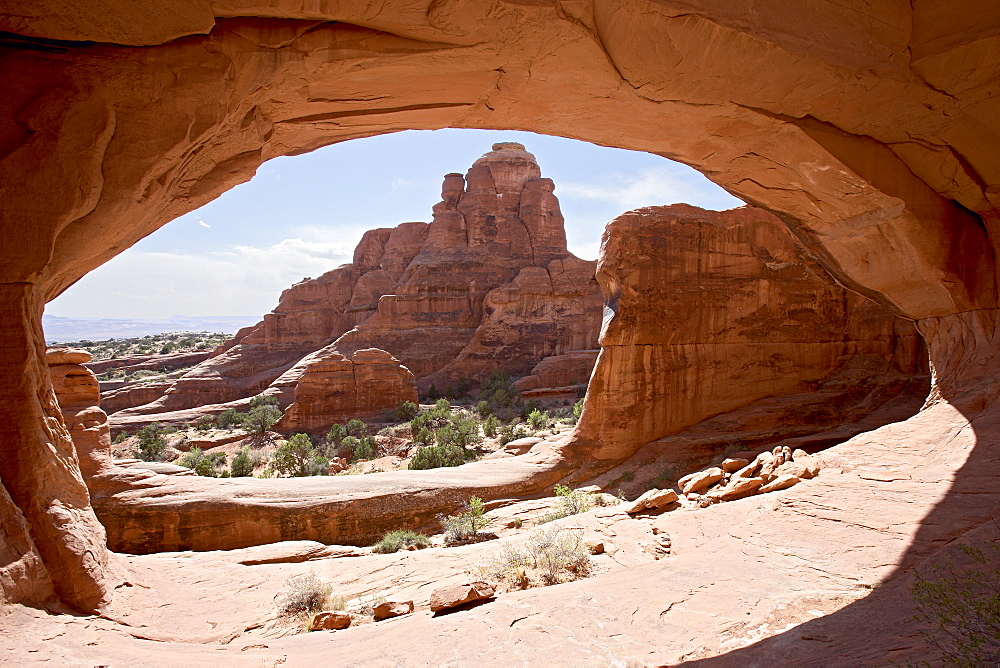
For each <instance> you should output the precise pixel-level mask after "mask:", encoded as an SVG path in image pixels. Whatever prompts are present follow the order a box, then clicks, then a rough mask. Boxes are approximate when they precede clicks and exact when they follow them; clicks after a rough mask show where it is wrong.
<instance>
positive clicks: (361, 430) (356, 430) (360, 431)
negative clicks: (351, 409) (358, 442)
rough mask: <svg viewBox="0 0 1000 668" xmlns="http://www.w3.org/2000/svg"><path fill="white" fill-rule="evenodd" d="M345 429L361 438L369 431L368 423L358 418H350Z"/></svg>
mask: <svg viewBox="0 0 1000 668" xmlns="http://www.w3.org/2000/svg"><path fill="white" fill-rule="evenodd" d="M345 429H347V433H348V434H350V435H351V436H354V437H356V438H361V437H362V436H364V435H365V434H367V433H368V425H366V424H365V423H364V422H362V421H361V420H357V419H354V420H349V421H348V422H347V426H346V427H345Z"/></svg>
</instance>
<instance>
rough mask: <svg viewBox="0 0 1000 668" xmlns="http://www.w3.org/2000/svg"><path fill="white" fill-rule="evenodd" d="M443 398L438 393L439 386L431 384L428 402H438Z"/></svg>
mask: <svg viewBox="0 0 1000 668" xmlns="http://www.w3.org/2000/svg"><path fill="white" fill-rule="evenodd" d="M440 398H441V393H440V392H438V389H437V386H435V385H434V384H433V383H431V386H430V389H428V390H427V400H428V401H437V400H438V399H440Z"/></svg>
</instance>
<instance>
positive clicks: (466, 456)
mask: <svg viewBox="0 0 1000 668" xmlns="http://www.w3.org/2000/svg"><path fill="white" fill-rule="evenodd" d="M475 456H476V453H474V452H472V451H471V450H466V449H464V448H460V447H458V446H457V445H429V446H426V447H420V448H417V452H416V454H414V455H413V459H411V460H410V464H409V466H408V467H407V468H409V470H411V471H420V470H426V469H437V468H443V467H446V466H461V465H462V464H464V463H465V462H466V461H468V460H470V459H472V458H474V457H475Z"/></svg>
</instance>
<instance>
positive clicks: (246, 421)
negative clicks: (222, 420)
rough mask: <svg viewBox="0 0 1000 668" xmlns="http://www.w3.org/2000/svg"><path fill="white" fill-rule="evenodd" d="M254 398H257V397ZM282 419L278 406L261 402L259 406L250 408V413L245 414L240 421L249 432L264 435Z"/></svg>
mask: <svg viewBox="0 0 1000 668" xmlns="http://www.w3.org/2000/svg"><path fill="white" fill-rule="evenodd" d="M254 398H255V399H256V398H257V397H254ZM264 398H265V399H271V398H273V397H264ZM251 403H252V402H251ZM280 419H281V411H280V410H278V407H277V406H274V405H272V404H269V403H265V404H260V405H258V406H254V407H253V408H252V409H250V412H249V413H245V414H243V415H242V419H241V421H240V422H241V426H242V427H243V428H244V429H246V430H247V432H248V433H250V434H253V435H255V436H263V435H264V434H266V433H267V432H268V431H269V430H270V429H271V427H273V426H274V425H275V424H276V423H277V422H278V420H280Z"/></svg>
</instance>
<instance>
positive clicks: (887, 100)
mask: <svg viewBox="0 0 1000 668" xmlns="http://www.w3.org/2000/svg"><path fill="white" fill-rule="evenodd" d="M22 4H23V3H22ZM997 11H998V10H997V8H996V6H995V5H992V4H988V3H979V4H978V5H977V6H975V7H972V8H970V7H969V6H968V3H958V2H952V1H944V2H911V3H896V4H892V3H873V4H868V5H864V4H861V3H843V2H833V1H824V0H812V1H811V2H807V3H804V4H801V5H796V6H795V7H792V8H790V7H789V6H788V3H782V2H771V3H768V2H760V3H754V4H753V5H752V6H750V5H747V4H746V3H739V2H721V1H719V0H693V1H692V2H684V3H667V2H652V1H648V2H642V1H639V2H631V1H630V2H621V1H617V0H595V1H594V2H582V3H553V4H546V3H513V2H506V1H502V0H493V1H486V2H483V3H450V2H435V3H432V4H431V5H430V6H426V7H425V6H424V5H420V4H413V3H409V2H398V1H394V0H390V1H388V2H380V3H365V2H357V3H327V4H323V5H322V6H320V5H312V4H310V5H308V6H306V5H303V4H302V3H288V2H285V1H284V0H275V2H269V3H257V2H253V1H247V2H244V1H242V0H226V1H219V2H209V3H206V2H193V1H191V2H187V1H184V0H178V1H177V2H171V3H166V4H162V3H161V4H160V5H157V7H155V8H154V9H150V8H149V7H147V6H142V7H141V8H139V9H136V7H135V6H130V5H128V4H127V3H122V2H119V1H117V0H100V1H97V0H95V2H91V3H76V4H74V5H73V11H72V12H68V11H66V10H65V9H64V8H63V6H62V5H60V4H58V3H40V4H39V3H36V4H34V5H33V6H32V9H31V10H30V11H27V10H25V9H23V8H22V7H20V6H19V7H17V8H16V9H15V10H13V11H10V12H6V13H3V14H0V23H2V27H3V30H4V32H5V34H7V35H13V36H12V37H5V38H4V40H3V42H2V44H0V49H2V51H3V58H2V59H0V63H2V64H0V79H2V81H3V84H2V85H3V89H4V92H5V95H4V96H2V97H0V118H2V119H3V120H2V128H0V129H2V132H0V149H2V150H0V156H2V159H0V183H2V184H3V186H2V188H0V211H3V216H2V217H0V239H2V240H3V241H2V246H0V253H2V256H3V260H4V261H3V262H2V263H0V350H2V353H3V354H2V355H0V381H2V382H0V425H2V427H0V430H2V431H0V441H2V443H3V444H4V449H5V461H4V466H3V467H0V480H2V482H3V487H4V489H5V491H6V493H5V494H0V511H2V512H4V513H5V520H4V522H3V523H2V526H3V532H4V533H3V536H4V540H3V550H4V555H5V557H4V560H3V561H2V562H0V563H3V564H4V565H3V566H0V590H2V592H3V597H4V599H5V600H17V601H39V600H43V599H45V597H46V596H47V595H48V594H47V593H46V592H47V591H49V592H50V591H53V590H54V591H56V592H57V593H58V596H59V597H61V599H62V600H63V601H66V602H69V603H71V604H72V605H75V606H77V607H78V608H80V609H93V608H94V607H96V606H97V605H99V601H100V600H101V598H102V597H103V596H105V595H107V594H109V593H110V592H111V591H112V589H113V587H114V582H113V578H112V577H111V576H110V575H109V571H108V570H107V568H106V553H105V552H104V550H103V548H102V545H103V544H104V536H103V530H102V528H101V526H100V524H99V523H98V522H97V520H96V518H95V516H94V514H93V512H92V511H91V508H90V506H89V499H88V496H87V492H86V487H85V486H84V483H83V480H82V478H81V476H80V473H79V469H78V463H77V461H76V457H75V455H74V452H73V449H72V442H71V441H70V438H69V432H68V431H67V430H66V429H65V426H64V424H63V422H62V418H61V415H60V411H59V406H58V404H57V402H56V400H55V396H54V393H53V392H52V389H51V380H50V378H49V375H48V370H47V365H46V363H45V355H44V352H45V340H44V333H43V332H42V329H41V316H42V311H43V309H44V304H45V303H46V302H47V301H49V300H51V299H52V298H54V297H55V296H56V295H58V294H59V293H61V292H62V291H63V290H65V289H66V287H67V286H69V285H71V284H72V283H73V282H74V281H76V280H78V279H79V278H80V277H81V276H83V275H84V274H85V273H86V272H88V271H89V270H91V269H93V268H95V267H97V266H99V265H100V264H102V263H103V262H106V261H107V260H108V259H110V258H112V257H114V256H115V255H117V254H119V253H121V252H122V251H123V250H124V249H126V248H128V247H130V246H131V245H132V244H134V243H135V242H136V241H138V240H139V239H141V238H143V237H144V236H146V235H148V234H149V233H151V232H152V231H154V230H156V229H157V228H159V227H160V226H162V225H163V224H165V223H167V222H168V221H170V220H172V219H174V218H176V217H177V216H179V215H181V214H183V213H185V212H188V211H191V210H193V209H195V208H197V207H198V206H200V205H202V204H204V203H206V202H208V201H210V200H212V199H213V198H215V197H217V196H218V195H220V194H221V193H223V192H225V191H226V190H227V189H229V188H231V187H233V186H234V185H236V184H238V183H242V182H244V181H246V180H247V179H249V178H250V176H251V175H252V174H253V173H254V171H255V170H256V169H257V167H259V165H260V164H262V163H263V162H264V161H265V160H267V159H270V158H272V157H275V156H279V155H291V154H296V153H301V152H304V151H309V150H313V149H315V148H318V147H320V146H324V145H328V144H331V143H334V142H337V141H342V140H347V139H355V138H361V137H368V136H372V135H376V134H380V133H386V132H392V131H397V130H400V129H404V128H411V129H428V130H429V129H435V128H442V127H486V128H515V129H525V130H534V131H539V132H546V133H551V134H561V135H564V136H569V137H576V138H580V139H585V140H588V141H592V142H596V143H599V144H603V145H609V146H618V147H622V148H631V149H637V150H645V151H650V152H653V153H657V154H660V155H664V156H668V157H671V158H676V159H678V160H681V161H683V162H685V163H687V164H690V165H692V166H694V167H695V168H696V169H698V170H700V171H701V172H703V173H705V174H706V175H708V176H709V177H710V178H711V179H712V180H713V181H715V182H717V183H719V184H720V185H722V186H723V187H725V188H727V189H728V190H729V191H730V192H732V193H734V194H736V195H738V196H740V197H742V198H743V199H744V200H746V201H748V202H751V203H754V204H758V205H760V206H763V207H765V208H767V209H768V210H770V211H772V212H774V213H775V214H776V215H778V216H779V218H780V219H781V220H782V222H784V223H785V224H786V225H788V226H789V227H790V228H791V229H792V230H793V232H794V234H795V235H796V237H797V238H798V239H799V240H800V241H801V243H802V244H803V245H804V246H805V247H806V248H807V249H808V250H809V252H810V253H811V254H812V255H813V256H814V257H816V258H817V260H818V261H819V262H820V263H821V264H822V265H823V266H824V267H825V268H826V269H827V270H828V271H829V272H830V273H831V274H832V275H833V276H835V278H836V279H837V280H838V281H839V282H841V283H842V284H844V285H846V286H848V287H850V288H853V289H855V290H857V291H859V292H860V293H862V294H864V295H866V296H868V297H870V298H872V299H873V300H875V301H877V302H878V303H880V304H882V305H883V306H886V307H888V308H890V309H892V310H894V311H895V312H897V313H899V314H901V315H903V316H905V317H907V318H909V319H912V320H913V321H915V323H916V326H917V328H918V330H919V331H920V332H921V333H922V334H923V336H924V337H925V339H926V341H927V345H928V349H929V351H930V358H931V361H932V364H933V372H934V388H933V391H932V402H938V403H940V402H943V401H947V402H950V403H952V404H953V405H954V406H957V407H958V408H959V409H960V411H962V412H964V414H965V416H966V417H969V418H970V419H971V417H972V416H975V415H979V414H981V413H982V412H983V411H986V410H989V409H990V408H991V407H992V406H994V405H995V404H996V399H997V392H998V389H997V386H996V384H995V383H994V382H992V381H993V379H995V377H996V375H997V373H998V355H997V347H998V343H997V342H998V340H1000V339H998V337H997V336H996V332H997V310H996V309H997V291H996V280H997V275H996V267H995V250H996V238H997V234H998V231H997V227H996V226H997V221H998V220H1000V215H998V205H1000V160H998V158H997V156H998V155H1000V137H998V135H997V132H996V130H995V128H996V119H997V117H998V116H1000V95H997V94H996V91H997V87H998V80H1000V72H998V70H997V68H996V67H995V60H996V55H995V54H996V44H997V37H996V35H997V28H996V26H997V25H998V23H1000V16H998V15H997ZM20 36H23V39H22V38H21V37H20ZM49 40H60V41H57V42H52V41H49ZM543 190H544V189H543ZM539 196H540V197H542V195H539ZM484 227H488V225H485V221H484ZM352 326H353V325H352ZM293 363H294V361H293V359H291V358H290V359H288V360H287V361H286V362H285V364H289V365H291V364H293ZM269 368H274V364H272V365H271V367H269ZM256 373H258V372H257V371H254V370H251V371H250V373H249V374H248V376H254V375H256ZM261 382H262V383H263V384H264V385H266V381H261ZM251 384H252V383H251ZM595 396H596V395H595ZM588 410H589V409H588ZM588 419H591V418H589V417H588ZM955 419H958V418H955ZM925 424H930V425H932V426H931V427H930V428H933V429H936V430H939V431H940V435H941V439H940V440H945V439H946V435H947V434H948V433H950V432H949V430H951V429H952V428H953V427H954V425H953V424H943V423H934V422H926V423H925ZM977 447H980V446H977ZM565 456H566V457H570V458H572V457H576V456H580V455H574V454H572V453H569V454H565ZM423 479H424V478H422V477H420V476H417V477H416V478H413V480H423ZM536 482H537V481H536ZM550 483H551V481H550V480H547V481H545V484H550ZM414 484H417V483H414ZM532 484H535V483H532ZM538 484H541V483H540V482H539V483H538ZM528 487H531V485H526V486H522V487H520V488H519V489H522V490H523V489H526V488H528ZM8 498H9V499H10V503H7V501H6V499H8ZM7 517H10V518H11V521H10V522H8V521H7V519H6V518H7ZM26 574H27V575H26ZM49 582H51V583H53V589H47V587H48V585H47V583H49Z"/></svg>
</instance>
